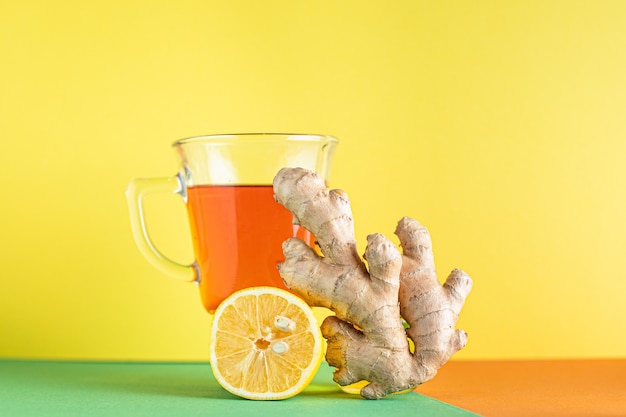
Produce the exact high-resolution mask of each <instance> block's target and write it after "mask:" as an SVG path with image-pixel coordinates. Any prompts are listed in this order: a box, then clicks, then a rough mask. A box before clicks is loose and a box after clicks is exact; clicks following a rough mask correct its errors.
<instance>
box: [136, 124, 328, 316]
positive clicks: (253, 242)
mask: <svg viewBox="0 0 626 417" xmlns="http://www.w3.org/2000/svg"><path fill="white" fill-rule="evenodd" d="M337 143H338V141H337V139H335V138H333V137H331V136H322V135H303V134H229V135H210V136H200V137H193V138H188V139H182V140H179V141H177V142H175V143H174V144H173V148H174V150H175V151H176V152H177V154H178V156H179V158H180V162H181V169H180V171H179V172H178V173H177V174H176V175H174V176H171V177H163V178H136V179H133V180H132V181H131V182H130V184H129V185H128V188H127V191H126V196H127V199H128V205H129V210H130V219H131V226H132V231H133V236H134V238H135V241H136V243H137V246H138V247H139V249H140V251H141V253H142V254H143V255H144V256H145V257H146V258H147V260H148V261H150V263H152V265H154V266H155V267H156V268H157V269H159V270H160V271H162V272H164V273H165V274H167V275H170V276H172V277H174V278H177V279H179V280H182V281H187V282H195V283H197V284H198V285H199V289H200V297H201V300H202V304H203V305H204V308H205V309H206V310H207V311H208V312H209V313H212V312H213V311H214V310H215V309H216V308H217V306H218V305H219V303H220V302H221V301H223V300H224V299H225V298H226V297H228V296H229V295H230V294H232V293H233V292H235V291H237V290H239V289H243V288H247V287H252V286H259V285H268V286H273V287H279V288H285V287H284V284H283V282H282V279H281V278H280V276H279V274H278V270H277V268H276V265H277V264H278V263H280V262H282V260H283V259H284V257H283V254H282V242H283V241H284V240H286V239H288V238H290V237H294V236H295V237H299V238H301V239H303V240H304V241H306V242H308V243H309V244H312V243H313V242H312V241H311V240H312V236H311V235H310V233H309V232H308V231H306V230H305V229H303V228H300V227H299V226H295V225H293V223H292V221H293V216H292V215H291V213H289V212H288V211H287V210H286V209H285V208H284V207H282V206H281V205H280V204H278V203H276V202H275V201H274V197H273V190H272V181H273V179H274V176H275V175H276V173H277V172H278V171H279V170H280V169H281V168H284V167H302V168H306V169H310V170H314V171H317V172H318V173H319V174H320V175H322V177H323V178H325V179H326V180H328V175H329V171H330V164H331V159H332V155H333V151H334V149H335V147H336V145H337ZM153 193H171V194H178V195H179V196H180V197H182V199H183V200H184V202H185V204H186V207H187V213H188V217H189V225H190V229H191V237H192V239H193V248H194V258H195V261H194V262H193V263H192V264H190V265H182V264H180V263H177V262H175V261H173V260H171V259H170V258H169V257H167V256H166V255H164V254H163V253H161V252H160V251H159V249H158V248H157V247H156V246H155V244H154V243H153V241H152V239H151V238H150V234H149V233H148V227H147V225H146V221H145V213H144V209H143V204H142V203H143V201H144V198H147V197H148V196H149V195H150V194H153Z"/></svg>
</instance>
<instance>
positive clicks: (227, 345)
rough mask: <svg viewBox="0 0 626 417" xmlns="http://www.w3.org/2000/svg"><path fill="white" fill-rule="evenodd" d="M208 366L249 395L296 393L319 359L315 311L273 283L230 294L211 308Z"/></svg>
mask: <svg viewBox="0 0 626 417" xmlns="http://www.w3.org/2000/svg"><path fill="white" fill-rule="evenodd" d="M210 340H211V342H210V354H211V359H210V360H211V369H212V370H213V374H214V375H215V379H216V380H217V382H218V383H219V384H220V385H221V386H222V387H223V388H224V389H226V390H227V391H229V392H231V393H233V394H235V395H238V396H240V397H243V398H248V399H251V400H280V399H285V398H289V397H293V396H294V395H296V394H298V393H300V392H301V391H302V390H303V389H304V388H306V386H307V385H308V384H309V383H310V382H311V380H312V379H313V377H314V376H315V373H316V372H317V369H318V368H319V366H320V363H321V362H322V356H323V351H322V345H323V344H322V340H323V339H322V334H321V332H320V329H319V326H318V323H317V320H316V318H315V315H314V314H313V310H312V309H311V307H309V306H308V305H307V304H306V303H305V302H304V301H303V300H302V299H300V298H299V297H297V296H296V295H294V294H292V293H290V292H287V291H285V290H281V289H279V288H274V287H251V288H246V289H244V290H241V291H238V292H235V293H233V294H232V295H231V296H229V297H228V298H227V299H226V300H224V301H223V302H222V303H221V304H220V305H219V306H218V307H217V309H216V310H215V316H214V318H213V324H212V327H211V339H210Z"/></svg>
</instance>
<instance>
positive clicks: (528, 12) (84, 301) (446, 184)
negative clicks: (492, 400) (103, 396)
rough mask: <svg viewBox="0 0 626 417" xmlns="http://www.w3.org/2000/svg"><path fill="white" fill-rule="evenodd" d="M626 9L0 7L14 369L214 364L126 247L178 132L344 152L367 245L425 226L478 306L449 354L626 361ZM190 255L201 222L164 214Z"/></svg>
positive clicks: (166, 168)
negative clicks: (133, 189) (134, 194)
mask: <svg viewBox="0 0 626 417" xmlns="http://www.w3.org/2000/svg"><path fill="white" fill-rule="evenodd" d="M625 22H626V2H624V1H619V0H617V1H607V0H599V1H592V0H589V1H576V0H563V1H557V0H554V1H545V0H540V1H514V2H508V1H495V0H494V1H410V0H396V1H356V0H355V1H336V0H328V1H297V0H294V1H287V0H285V1H279V0H273V1H254V0H250V1H242V0H235V1H232V0H228V1H226V0H224V1H211V0H201V1H190V0H181V1H147V0H123V1H121V0H107V1H78V0H71V1H63V2H60V1H44V0H30V1H9V0H0V57H1V60H2V63H1V64H0V75H1V77H0V88H1V90H0V138H1V140H2V151H1V152H0V176H1V181H2V185H3V187H2V194H3V195H2V198H1V201H2V204H0V233H1V235H0V236H1V238H0V245H1V246H0V257H1V258H0V259H1V262H0V356H5V357H36V358H86V359H90V358H95V359H166V360H178V359H181V360H198V359H206V358H208V350H207V344H208V323H209V318H208V315H207V314H206V313H204V311H203V310H202V308H201V306H200V301H199V297H198V294H197V289H196V288H195V287H194V286H193V285H190V284H183V283H179V282H176V281H174V280H172V279H169V278H168V277H165V276H164V275H163V274H161V273H160V272H158V271H156V270H155V269H153V268H152V267H151V266H150V265H149V264H148V263H147V262H146V261H145V260H144V259H143V257H142V256H141V255H140V253H139V252H138V250H137V249H136V247H135V244H134V242H133V240H132V237H131V234H130V226H129V221H128V214H127V208H126V202H125V198H124V190H125V187H126V184H127V182H128V181H129V180H130V179H131V178H132V177H137V176H144V177H153V176H169V175H173V174H174V173H175V172H176V170H177V161H176V156H175V154H174V153H173V151H172V150H171V148H170V144H171V142H173V141H174V140H176V139H179V138H182V137H187V136H193V135H200V134H208V133H234V132H267V131H281V132H301V133H325V134H331V135H335V136H337V137H338V138H339V139H340V141H341V143H340V145H339V147H338V149H337V153H336V158H335V160H334V167H333V170H332V176H331V185H332V186H334V187H338V188H342V189H344V190H346V191H347V192H348V194H349V195H350V198H351V200H352V204H353V210H354V216H355V219H356V229H357V237H358V238H359V239H360V241H361V242H362V241H363V240H364V239H365V236H366V235H367V234H369V233H373V232H382V233H385V234H386V235H388V236H392V233H393V230H394V228H395V224H396V222H397V220H398V219H399V218H400V217H402V216H404V215H409V216H411V217H414V218H417V219H418V220H420V221H421V222H422V223H423V224H425V225H426V226H427V227H428V228H429V229H430V231H431V235H432V237H433V240H434V248H435V256H436V261H437V267H438V269H439V272H440V274H441V278H442V279H443V277H445V275H447V273H448V272H449V271H450V270H451V269H452V268H454V267H460V268H462V269H464V270H465V271H467V272H468V273H469V274H470V275H471V276H472V277H473V279H474V283H475V284H474V289H473V292H472V294H471V295H470V297H469V299H468V301H467V304H466V306H465V308H464V310H463V314H462V318H461V320H460V323H459V325H460V327H462V328H464V329H465V330H467V331H468V333H469V335H470V340H469V344H468V346H467V347H466V349H464V350H463V351H462V352H460V353H459V354H458V355H457V356H455V358H460V359H475V358H575V357H623V356H624V355H625V354H626V333H625V329H626V307H625V305H626V23H625ZM154 201H155V203H153V204H152V205H151V207H152V208H153V211H151V212H150V213H151V214H150V216H151V217H150V220H151V224H152V225H153V226H154V227H153V228H154V234H155V239H156V240H157V241H158V242H159V244H160V246H161V248H162V250H163V251H164V252H166V253H168V254H170V255H171V256H172V257H174V258H176V259H178V260H181V261H190V260H191V255H190V251H191V249H190V247H191V246H190V244H189V242H188V239H189V237H188V233H187V231H186V227H187V223H186V218H185V213H184V207H183V205H182V203H181V202H179V201H176V200H174V199H173V198H162V199H156V200H154Z"/></svg>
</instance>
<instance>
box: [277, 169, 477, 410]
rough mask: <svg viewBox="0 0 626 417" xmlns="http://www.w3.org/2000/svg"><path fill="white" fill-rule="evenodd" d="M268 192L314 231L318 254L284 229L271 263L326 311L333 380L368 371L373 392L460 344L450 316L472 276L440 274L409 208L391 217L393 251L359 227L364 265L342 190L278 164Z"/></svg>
mask: <svg viewBox="0 0 626 417" xmlns="http://www.w3.org/2000/svg"><path fill="white" fill-rule="evenodd" d="M274 197H275V199H276V201H278V202H279V203H280V204H282V205H283V206H284V207H286V208H287V209H288V210H289V211H291V212H292V213H293V215H294V223H295V224H299V225H301V226H303V227H304V228H306V229H307V230H309V231H310V232H311V233H312V234H313V235H314V236H315V237H316V239H317V241H316V243H317V244H318V245H319V249H320V251H321V253H322V255H323V256H320V255H318V253H316V251H314V250H313V249H312V248H311V247H309V246H308V245H307V244H305V243H304V242H303V241H301V240H300V239H297V238H292V239H288V240H287V241H285V242H284V243H283V252H284V255H285V261H284V262H283V263H281V264H280V265H279V266H278V268H279V271H280V276H281V277H282V279H283V280H284V282H285V284H286V285H287V287H289V288H290V289H291V290H293V291H294V292H296V293H297V294H299V295H300V296H301V297H302V298H304V300H305V301H306V302H307V303H308V304H309V305H311V306H320V307H326V308H329V309H330V310H332V311H333V312H334V313H335V315H334V316H329V317H327V318H326V319H325V320H324V322H323V323H322V326H321V330H322V334H323V335H324V337H325V338H326V339H327V342H328V347H327V351H326V360H327V362H328V363H329V365H331V366H333V367H335V368H336V371H335V373H334V377H333V379H334V380H335V382H337V383H338V384H339V385H341V386H346V385H350V384H353V383H355V382H359V381H363V380H364V381H368V382H369V384H368V385H366V386H365V387H363V388H362V389H361V392H360V393H361V396H362V397H364V398H367V399H378V398H382V397H384V396H385V395H387V394H390V393H394V392H400V391H404V390H407V389H412V388H414V387H416V386H417V385H420V384H422V383H424V382H426V381H428V380H430V379H431V378H433V377H434V376H435V374H436V373H437V371H438V369H439V368H440V367H441V366H442V365H443V364H444V363H445V362H446V361H447V360H448V359H449V358H450V357H451V356H452V355H453V354H454V353H456V352H457V351H458V350H460V349H461V348H463V347H464V346H465V344H466V342H467V334H466V333H465V332H464V331H462V330H456V329H455V326H456V322H457V319H458V316H459V312H460V310H461V307H462V306H463V303H464V302H465V298H466V297H467V295H468V294H469V292H470V290H471V287H472V281H471V279H470V277H469V276H468V275H467V274H465V273H464V272H463V271H461V270H459V269H455V270H453V271H452V272H451V273H450V275H449V276H448V278H447V279H446V281H445V283H444V284H443V286H442V285H441V284H440V283H439V281H438V279H437V274H436V271H435V265H434V258H433V253H432V248H431V246H432V245H431V240H430V235H429V233H428V230H427V229H426V228H425V227H423V226H422V225H420V224H419V223H418V222H417V221H416V220H413V219H410V218H408V217H404V218H403V219H402V220H400V222H399V223H398V226H397V229H396V231H395V234H396V235H397V236H398V238H399V240H400V246H401V247H402V253H400V251H399V250H398V248H397V247H396V245H394V244H393V243H392V242H391V241H389V240H388V239H387V238H386V237H384V236H383V235H382V234H373V235H370V236H368V237H367V248H366V250H365V255H364V258H365V260H366V261H367V266H366V264H365V262H363V260H362V259H361V257H360V256H359V255H358V253H357V244H356V239H355V235H354V223H353V219H352V211H351V208H350V201H349V199H348V196H347V195H346V194H345V193H344V192H343V191H341V190H329V189H328V188H326V186H325V184H324V181H323V179H322V178H321V177H320V176H319V175H317V174H316V173H314V172H312V171H308V170H305V169H302V168H284V169H282V170H280V171H279V173H278V174H277V175H276V177H275V178H274ZM401 318H402V319H404V320H405V321H406V323H408V325H409V328H408V329H406V330H405V327H404V325H403V323H402V321H401ZM407 337H408V338H410V339H411V340H412V341H413V343H414V345H415V347H414V350H413V351H411V348H410V346H409V342H408V340H407Z"/></svg>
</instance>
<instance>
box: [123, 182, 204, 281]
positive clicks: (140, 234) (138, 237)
mask: <svg viewBox="0 0 626 417" xmlns="http://www.w3.org/2000/svg"><path fill="white" fill-rule="evenodd" d="M168 192H169V193H172V194H179V195H183V196H184V193H185V187H184V182H183V179H182V178H181V176H180V175H175V176H173V177H163V178H135V179H133V180H131V181H130V183H129V184H128V187H127V188H126V200H127V201H128V209H129V212H130V225H131V229H132V232H133V237H134V238H135V243H136V244H137V247H138V248H139V251H140V252H141V253H142V255H143V256H144V257H145V258H146V259H147V260H148V261H149V262H150V263H151V264H152V265H153V266H154V267H155V268H157V269H158V270H160V271H161V272H163V273H165V274H168V275H170V276H171V277H173V278H176V279H179V280H181V281H186V282H193V281H197V279H198V275H197V274H196V267H195V264H191V265H183V264H180V263H178V262H175V261H173V260H171V259H170V258H168V257H167V256H165V255H163V254H162V253H161V252H160V251H159V250H158V249H157V247H156V245H155V244H154V242H152V239H151V238H150V234H149V233H148V229H147V227H146V219H145V215H144V211H143V199H144V197H146V196H147V195H149V194H154V193H168Z"/></svg>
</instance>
